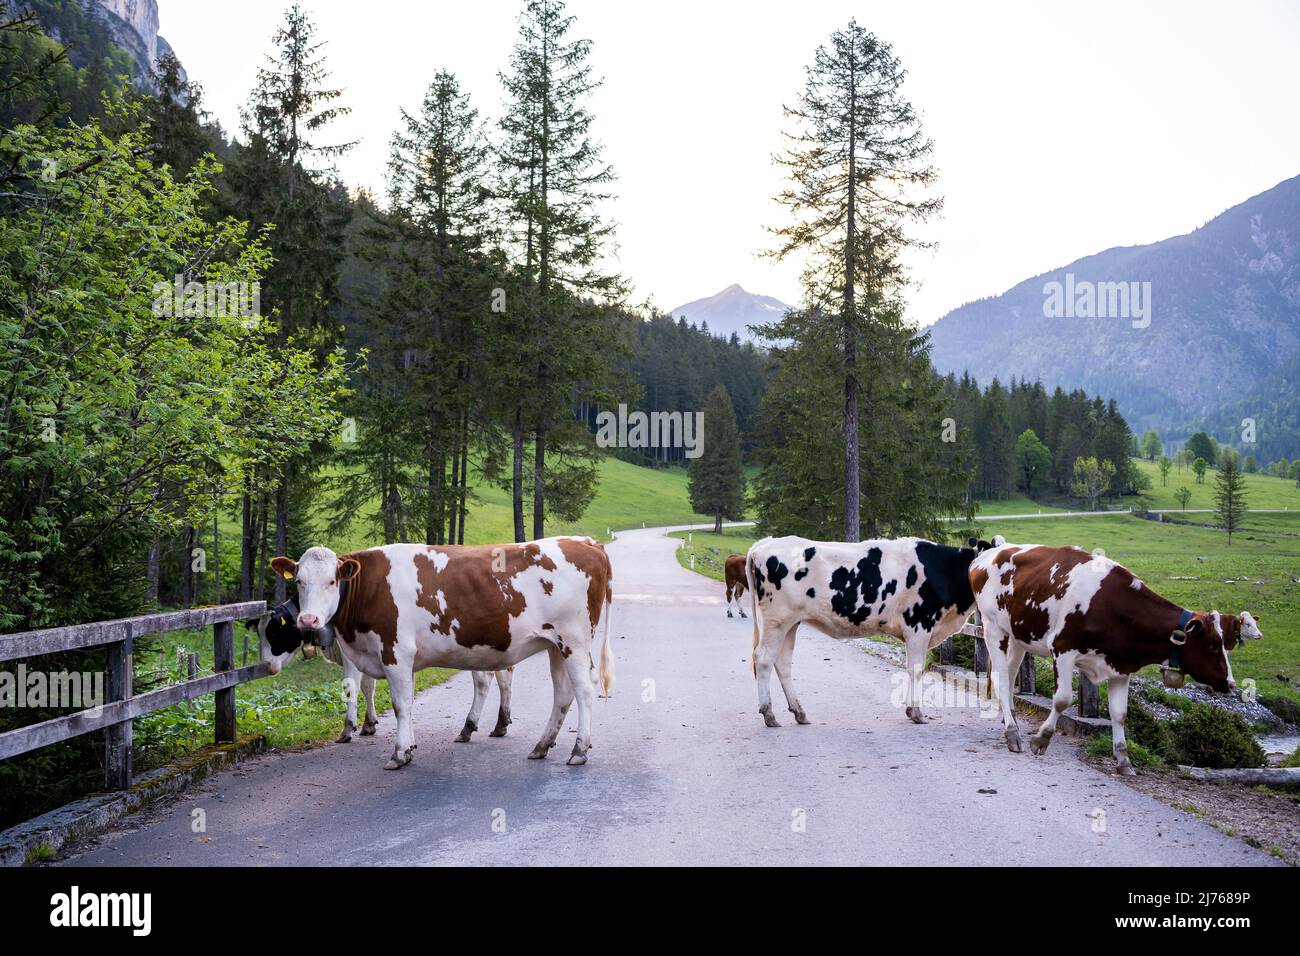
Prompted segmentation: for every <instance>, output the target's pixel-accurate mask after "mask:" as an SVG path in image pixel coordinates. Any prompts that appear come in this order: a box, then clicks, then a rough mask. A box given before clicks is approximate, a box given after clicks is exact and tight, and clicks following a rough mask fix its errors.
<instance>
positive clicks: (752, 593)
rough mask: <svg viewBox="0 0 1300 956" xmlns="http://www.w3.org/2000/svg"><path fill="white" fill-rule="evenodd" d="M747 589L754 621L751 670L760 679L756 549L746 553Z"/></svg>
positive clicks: (751, 615)
mask: <svg viewBox="0 0 1300 956" xmlns="http://www.w3.org/2000/svg"><path fill="white" fill-rule="evenodd" d="M745 587H747V588H749V614H750V617H752V618H753V619H754V643H753V646H752V647H751V648H750V652H749V669H750V671H752V672H753V674H754V677H756V678H757V677H758V590H757V589H756V588H755V587H754V548H752V547H751V548H750V549H749V550H748V551H746V552H745Z"/></svg>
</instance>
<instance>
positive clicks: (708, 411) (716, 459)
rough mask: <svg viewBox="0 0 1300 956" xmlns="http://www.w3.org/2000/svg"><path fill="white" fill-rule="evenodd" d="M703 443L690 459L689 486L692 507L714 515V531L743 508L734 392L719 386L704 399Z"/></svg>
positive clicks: (719, 530)
mask: <svg viewBox="0 0 1300 956" xmlns="http://www.w3.org/2000/svg"><path fill="white" fill-rule="evenodd" d="M703 437H704V446H703V448H702V449H701V454H700V457H699V458H696V459H695V460H694V461H692V462H691V466H690V474H689V476H688V481H687V489H688V491H689V493H690V498H691V507H692V508H693V509H694V510H695V511H697V512H699V513H700V514H705V515H713V532H714V534H721V533H722V522H723V521H724V520H726V521H735V520H736V519H737V518H739V517H740V516H741V514H742V513H743V511H744V496H745V472H744V469H743V468H742V466H741V462H740V431H739V429H738V428H737V427H736V414H735V411H734V410H733V409H732V407H731V396H730V395H728V394H727V389H726V387H725V386H723V385H718V386H716V387H715V388H714V389H713V391H712V392H710V393H709V398H708V401H706V402H705V403H704V436H703Z"/></svg>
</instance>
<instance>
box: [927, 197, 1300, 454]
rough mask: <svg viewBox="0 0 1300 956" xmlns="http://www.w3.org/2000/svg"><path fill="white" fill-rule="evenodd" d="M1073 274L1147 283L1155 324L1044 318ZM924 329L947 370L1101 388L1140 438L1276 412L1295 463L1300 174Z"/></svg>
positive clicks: (1278, 433) (1279, 444)
mask: <svg viewBox="0 0 1300 956" xmlns="http://www.w3.org/2000/svg"><path fill="white" fill-rule="evenodd" d="M1067 277H1072V279H1073V282H1075V283H1076V284H1077V283H1091V284H1093V285H1094V286H1098V285H1099V284H1102V283H1117V282H1123V283H1133V282H1137V283H1149V285H1148V286H1147V288H1149V290H1150V298H1149V301H1148V306H1149V308H1150V321H1149V324H1148V325H1147V326H1146V327H1142V328H1138V327H1135V323H1134V322H1131V321H1130V320H1129V319H1128V318H1120V317H1113V316H1112V317H1109V318H1063V317H1053V316H1051V315H1048V314H1045V312H1046V307H1045V303H1046V302H1047V300H1048V291H1047V290H1048V286H1049V284H1050V283H1054V282H1059V283H1065V282H1066V280H1067ZM928 331H929V332H930V337H931V343H932V351H931V359H932V361H933V362H934V365H935V368H936V369H937V370H939V371H940V372H941V373H949V372H951V373H955V374H961V373H962V372H966V371H969V372H970V373H971V375H972V376H973V377H974V378H976V379H977V380H979V381H981V382H982V383H985V384H987V383H988V382H989V381H991V380H992V379H993V378H994V377H997V378H999V379H1001V380H1003V381H1004V382H1005V381H1007V380H1009V379H1010V378H1012V377H1014V378H1017V379H1022V378H1029V379H1035V378H1041V379H1042V380H1043V382H1044V384H1045V385H1046V386H1047V387H1048V388H1052V387H1055V386H1060V387H1062V388H1065V389H1067V390H1070V389H1074V388H1082V389H1084V390H1085V391H1087V392H1089V393H1101V394H1104V395H1107V396H1110V397H1114V398H1115V399H1116V400H1117V402H1118V403H1119V406H1120V408H1121V410H1122V411H1123V412H1124V415H1125V417H1126V418H1128V420H1129V422H1130V423H1131V424H1132V425H1133V427H1134V428H1135V429H1136V430H1139V431H1141V430H1145V429H1147V428H1156V429H1158V430H1160V431H1161V432H1162V433H1164V432H1168V433H1171V434H1175V435H1180V434H1186V433H1187V432H1188V431H1190V430H1191V429H1193V428H1195V427H1211V428H1215V429H1218V430H1221V431H1223V432H1225V433H1226V432H1227V431H1228V430H1230V428H1231V426H1232V425H1233V424H1234V423H1233V422H1230V421H1228V420H1227V410H1228V409H1232V410H1233V412H1232V414H1233V415H1236V413H1237V411H1236V410H1239V409H1240V408H1242V407H1246V408H1249V407H1250V406H1251V404H1252V403H1254V404H1256V405H1258V406H1259V408H1260V415H1264V414H1266V412H1267V414H1271V415H1275V420H1274V421H1273V422H1271V423H1270V428H1271V429H1273V430H1274V434H1273V435H1272V436H1271V437H1270V439H1269V445H1268V447H1269V448H1270V449H1271V450H1272V453H1273V454H1275V455H1276V454H1290V455H1296V454H1300V427H1297V423H1298V422H1300V419H1297V417H1296V416H1294V415H1292V414H1290V413H1288V412H1286V411H1285V410H1284V409H1280V408H1273V406H1275V405H1276V403H1275V402H1273V400H1272V395H1271V390H1272V389H1274V388H1276V387H1277V385H1278V384H1280V383H1281V382H1283V381H1284V380H1286V379H1287V378H1288V376H1289V374H1290V372H1289V371H1288V370H1290V369H1292V368H1293V367H1294V366H1295V365H1296V364H1297V363H1300V176H1296V177H1293V178H1291V179H1287V180H1284V181H1283V182H1281V183H1278V184H1277V185H1276V186H1274V187H1272V188H1271V189H1267V190H1264V191H1263V192H1261V193H1259V194H1257V195H1255V196H1252V197H1251V198H1249V199H1247V200H1245V201H1243V202H1241V203H1238V204H1237V205H1235V206H1232V207H1230V208H1229V209H1227V210H1225V211H1224V212H1222V213H1220V214H1219V215H1217V216H1215V217H1213V218H1212V219H1210V220H1208V221H1207V222H1205V223H1204V224H1203V225H1201V226H1199V227H1197V228H1196V229H1194V230H1192V231H1191V232H1188V233H1184V234H1181V235H1176V236H1171V237H1169V238H1167V239H1162V240H1159V241H1157V242H1153V243H1147V244H1143V245H1133V246H1112V247H1110V248H1108V249H1104V250H1102V251H1100V252H1096V253H1093V254H1091V255H1088V256H1084V257H1081V258H1079V259H1076V260H1074V261H1073V262H1070V263H1068V264H1066V265H1064V266H1060V267H1058V268H1056V269H1052V270H1048V271H1047V272H1043V273H1040V274H1039V275H1036V276H1033V277H1031V278H1028V279H1025V280H1023V281H1021V282H1019V283H1017V284H1016V285H1014V286H1012V287H1011V288H1009V289H1007V290H1006V291H1004V292H1002V293H1000V294H998V295H994V296H989V297H987V298H983V299H977V300H975V301H973V302H968V303H966V304H965V305H962V306H960V307H958V308H956V309H953V310H952V311H951V312H949V313H948V314H947V315H945V316H944V317H943V318H941V319H939V321H938V322H936V323H935V324H934V325H932V326H931V327H930V328H929V330H928ZM1296 404H1297V406H1300V399H1297V402H1296ZM1270 409H1271V410H1270ZM1259 424H1260V428H1261V429H1264V423H1263V422H1262V421H1261V422H1260V423H1259ZM1265 431H1267V430H1265ZM1263 443H1264V439H1263V438H1262V437H1261V445H1263Z"/></svg>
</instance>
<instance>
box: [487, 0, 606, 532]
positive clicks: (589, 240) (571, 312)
mask: <svg viewBox="0 0 1300 956" xmlns="http://www.w3.org/2000/svg"><path fill="white" fill-rule="evenodd" d="M573 23H574V18H573V17H572V16H568V15H566V14H565V12H564V4H563V2H561V0H529V2H528V3H527V4H526V6H525V7H524V11H523V13H522V14H521V16H520V18H519V37H518V40H517V41H516V43H515V47H514V50H513V52H512V53H511V57H510V67H509V70H508V71H507V72H505V73H502V74H501V82H502V84H503V86H504V88H505V93H506V97H507V101H508V105H507V110H506V114H505V116H504V117H503V118H502V120H501V129H502V132H503V133H504V135H505V142H504V143H503V144H502V147H501V152H500V163H501V166H502V171H503V176H502V182H501V185H500V187H499V192H500V193H501V195H502V196H503V197H504V198H505V200H506V202H507V204H508V209H509V216H510V218H511V220H512V224H513V241H514V245H515V247H516V248H517V250H518V257H517V258H518V260H519V261H520V262H521V265H522V273H523V277H524V299H525V301H524V303H523V318H524V320H525V324H524V334H523V335H522V336H521V337H520V338H519V342H518V344H519V346H520V350H521V352H522V355H521V356H520V359H521V361H522V363H523V365H524V367H525V368H526V370H527V373H528V380H527V381H526V383H524V387H521V388H519V389H518V390H517V393H516V395H515V409H514V416H513V419H514V420H513V422H512V430H513V439H514V440H513V459H514V461H513V466H514V467H513V477H512V496H513V506H514V526H515V537H516V539H517V540H521V541H522V540H523V539H524V535H525V530H524V510H523V499H524V481H525V479H524V466H523V457H524V443H525V439H526V436H527V435H529V434H530V435H531V437H532V441H533V467H532V473H531V479H532V490H533V537H535V538H540V537H542V536H543V535H544V534H545V518H546V504H547V500H548V496H550V495H552V493H553V494H554V497H555V498H556V499H557V500H561V499H563V500H567V501H569V502H570V505H569V507H571V506H572V503H573V501H574V500H575V499H574V497H573V496H574V494H575V492H577V491H578V490H579V488H578V486H580V485H582V484H584V483H585V482H587V480H588V477H589V475H590V471H591V468H592V467H594V466H593V465H592V462H593V461H594V449H592V448H586V449H584V447H583V442H582V440H581V436H580V435H578V434H577V433H576V432H574V431H573V430H572V429H567V428H564V427H563V423H564V419H565V418H567V417H568V410H569V407H570V404H571V402H572V401H573V400H574V398H575V395H574V392H575V390H576V389H577V388H578V387H580V386H581V385H582V384H583V383H584V382H587V383H590V382H592V380H594V379H600V378H602V377H604V376H606V375H607V374H608V372H609V364H608V361H607V359H608V356H607V355H604V354H602V351H601V350H599V349H593V348H591V347H590V346H591V342H592V341H594V340H596V339H594V338H593V336H594V335H597V334H599V332H598V330H599V329H600V328H601V325H602V323H603V322H604V321H605V319H606V318H607V316H606V315H605V314H604V313H602V311H601V310H600V309H599V308H593V307H592V300H607V299H610V298H616V297H617V296H618V294H619V293H620V287H619V282H618V281H617V279H616V278H615V277H613V276H610V275H608V274H606V273H605V272H604V271H603V270H602V269H601V267H600V261H601V258H602V256H603V255H604V253H605V252H606V251H607V247H608V245H609V243H610V240H611V236H612V229H611V227H610V226H609V225H608V224H607V223H605V222H603V221H602V220H601V219H600V217H599V216H598V215H597V214H596V212H595V206H596V204H597V203H598V202H600V201H601V200H603V199H605V198H607V193H606V191H605V190H606V187H607V186H608V185H609V183H611V182H612V181H613V179H614V174H613V170H612V169H611V168H610V167H609V166H608V165H607V164H606V163H605V162H604V161H603V160H602V158H601V147H600V144H599V143H597V142H596V140H594V139H593V138H592V136H591V126H592V122H593V117H592V115H591V113H590V112H589V111H588V109H587V106H586V103H587V101H588V99H589V98H590V95H591V93H592V92H593V91H594V90H595V89H596V88H597V87H598V86H599V85H600V81H599V80H597V79H596V78H595V77H593V76H592V71H591V65H590V63H589V62H588V57H589V56H590V53H591V41H589V40H584V39H572V38H570V35H569V34H570V31H571V29H572V27H573ZM515 308H517V307H515ZM557 429H559V430H560V432H561V434H559V435H557V436H556V437H557V438H558V439H559V440H560V441H561V442H562V443H563V445H564V447H563V448H556V449H554V450H555V451H559V452H562V454H560V455H558V456H556V461H555V462H553V463H551V464H549V465H548V460H547V454H548V451H550V450H552V449H549V448H548V438H549V437H550V436H551V433H552V432H553V431H556V430H557ZM566 465H567V466H569V467H566ZM548 469H549V473H548ZM565 481H573V482H576V483H577V485H575V487H570V488H566V487H564V484H563V483H564V482H565ZM555 482H559V484H558V485H557V486H556V487H555V488H554V489H551V488H550V487H548V486H549V485H550V484H552V483H555Z"/></svg>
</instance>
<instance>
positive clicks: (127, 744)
mask: <svg viewBox="0 0 1300 956" xmlns="http://www.w3.org/2000/svg"><path fill="white" fill-rule="evenodd" d="M133 643H134V642H133V639H132V634H131V625H130V624H128V625H127V626H126V637H125V638H123V639H122V640H120V641H115V642H114V643H112V644H109V645H108V660H107V661H106V662H105V665H104V670H105V674H104V676H105V678H106V679H105V681H104V684H105V686H104V696H105V698H106V700H105V701H104V703H106V704H111V703H113V702H114V701H118V700H129V699H130V698H131V696H132V694H133V693H134V690H133V688H132V683H133V676H134V667H135V663H134V659H133V658H134V648H133ZM131 730H132V727H131V721H129V720H126V721H123V722H122V723H120V724H114V725H113V726H111V727H107V728H105V730H104V789H105V790H125V789H127V788H128V787H130V786H131V736H132V734H131Z"/></svg>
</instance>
